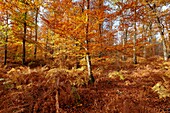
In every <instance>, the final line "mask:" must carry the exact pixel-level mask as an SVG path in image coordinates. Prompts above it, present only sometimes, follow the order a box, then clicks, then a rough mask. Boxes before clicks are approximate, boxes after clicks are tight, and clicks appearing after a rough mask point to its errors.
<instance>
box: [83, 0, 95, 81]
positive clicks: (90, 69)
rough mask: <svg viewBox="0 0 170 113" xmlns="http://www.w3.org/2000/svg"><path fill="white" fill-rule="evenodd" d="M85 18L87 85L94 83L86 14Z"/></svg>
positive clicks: (88, 6) (88, 4)
mask: <svg viewBox="0 0 170 113" xmlns="http://www.w3.org/2000/svg"><path fill="white" fill-rule="evenodd" d="M89 9H90V0H87V10H89ZM86 18H87V24H86V29H85V30H86V31H85V33H86V40H85V44H86V61H87V69H88V76H89V78H90V80H89V83H94V81H95V79H94V76H93V73H92V67H91V57H90V53H89V37H88V34H89V15H88V14H86Z"/></svg>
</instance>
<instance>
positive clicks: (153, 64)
mask: <svg viewBox="0 0 170 113" xmlns="http://www.w3.org/2000/svg"><path fill="white" fill-rule="evenodd" d="M104 62H105V63H104ZM18 69H20V70H18ZM36 70H38V71H35V69H34V71H33V69H29V68H27V67H24V68H21V67H20V68H13V70H12V69H7V68H6V69H5V68H1V74H0V79H1V80H0V85H1V86H0V113H55V112H56V106H55V105H56V103H57V102H56V98H55V96H56V92H55V90H56V89H55V86H54V85H51V84H53V83H54V82H53V81H52V82H50V84H48V82H46V81H47V80H48V81H50V80H51V79H47V78H43V77H42V76H43V75H44V76H45V75H49V76H52V75H56V74H60V75H62V76H65V75H66V74H67V73H66V71H64V72H63V71H61V70H60V72H56V71H55V74H54V73H52V72H50V73H49V70H50V69H44V70H43V69H40V68H36ZM29 71H30V72H29ZM28 72H29V73H28ZM24 73H27V76H26V77H23V75H24ZM64 73H65V74H64ZM73 73H75V72H73ZM93 73H94V77H95V78H96V81H95V83H94V84H93V85H79V86H75V87H72V86H69V85H68V83H67V82H68V78H67V80H64V82H62V80H61V79H62V77H61V79H60V81H61V84H62V85H60V90H62V91H60V92H59V93H61V94H59V100H58V101H59V106H60V112H61V113H170V98H169V97H170V87H169V86H170V77H169V76H170V61H168V62H164V61H163V60H162V59H161V58H160V57H152V58H149V59H140V61H139V63H138V64H135V65H134V64H132V63H130V61H126V62H115V63H111V62H107V61H102V62H101V64H97V66H93ZM10 75H12V76H15V77H9V76H10ZM19 75H20V76H19ZM28 75H29V77H28ZM16 76H17V77H16ZM2 78H5V79H2ZM9 80H10V83H9ZM16 81H17V82H16ZM7 82H8V83H7ZM63 84H64V85H63ZM156 84H157V86H158V85H159V86H158V87H156ZM154 86H155V87H154ZM49 87H50V88H49ZM68 87H70V89H69V88H68ZM160 88H162V89H160ZM70 92H71V93H70Z"/></svg>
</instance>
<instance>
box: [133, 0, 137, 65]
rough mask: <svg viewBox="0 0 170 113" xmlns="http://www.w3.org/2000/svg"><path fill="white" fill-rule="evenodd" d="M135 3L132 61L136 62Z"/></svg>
mask: <svg viewBox="0 0 170 113" xmlns="http://www.w3.org/2000/svg"><path fill="white" fill-rule="evenodd" d="M136 5H137V0H136ZM136 5H135V23H134V29H135V34H134V37H133V63H134V64H137V56H136V37H137V28H136Z"/></svg>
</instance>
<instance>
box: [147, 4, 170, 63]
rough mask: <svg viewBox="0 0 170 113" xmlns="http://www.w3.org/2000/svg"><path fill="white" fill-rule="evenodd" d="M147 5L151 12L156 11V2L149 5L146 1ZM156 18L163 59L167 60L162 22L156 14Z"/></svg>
mask: <svg viewBox="0 0 170 113" xmlns="http://www.w3.org/2000/svg"><path fill="white" fill-rule="evenodd" d="M148 5H149V7H150V8H151V9H152V10H153V12H154V13H155V15H156V13H157V11H156V4H155V3H154V4H153V6H151V5H150V4H149V3H148ZM156 19H157V22H158V27H159V32H160V35H161V39H162V45H163V58H164V61H167V60H168V55H167V46H166V40H165V36H164V24H163V23H161V20H160V17H158V16H157V15H156Z"/></svg>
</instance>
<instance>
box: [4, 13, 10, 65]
mask: <svg viewBox="0 0 170 113" xmlns="http://www.w3.org/2000/svg"><path fill="white" fill-rule="evenodd" d="M8 20H9V14H8V12H7V13H6V24H7V27H6V36H5V46H4V49H5V51H4V65H6V64H7V54H8Z"/></svg>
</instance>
